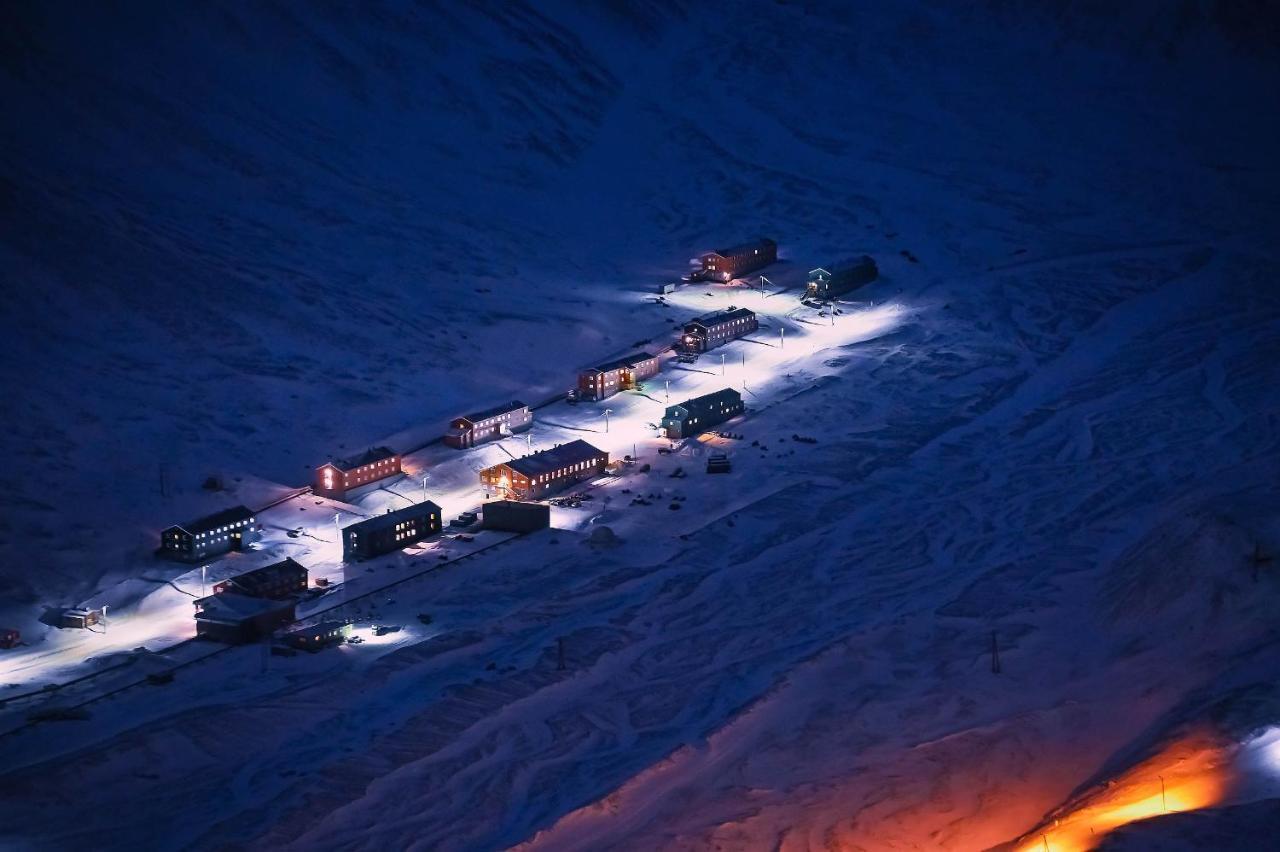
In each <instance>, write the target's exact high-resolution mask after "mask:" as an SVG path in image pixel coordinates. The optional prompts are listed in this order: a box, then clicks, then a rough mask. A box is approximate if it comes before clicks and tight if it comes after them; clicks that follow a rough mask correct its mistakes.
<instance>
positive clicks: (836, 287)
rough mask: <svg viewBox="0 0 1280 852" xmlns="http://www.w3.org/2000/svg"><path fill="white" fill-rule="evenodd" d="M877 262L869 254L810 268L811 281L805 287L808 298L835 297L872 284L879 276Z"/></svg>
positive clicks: (805, 294) (805, 295)
mask: <svg viewBox="0 0 1280 852" xmlns="http://www.w3.org/2000/svg"><path fill="white" fill-rule="evenodd" d="M879 275H880V271H879V270H878V269H877V268H876V262H875V261H874V260H872V259H871V258H870V257H869V256H868V255H865V254H864V255H862V256H861V257H855V258H851V259H849V260H843V261H841V262H839V263H836V264H833V265H831V266H829V267H822V266H819V267H818V268H817V269H811V270H809V281H808V284H807V285H806V286H805V288H804V297H805V298H806V299H834V298H835V297H837V296H843V295H844V294H845V293H848V292H850V291H852V290H856V289H858V288H859V287H861V286H862V285H863V284H870V283H871V282H872V281H875V280H876V278H877V277H879Z"/></svg>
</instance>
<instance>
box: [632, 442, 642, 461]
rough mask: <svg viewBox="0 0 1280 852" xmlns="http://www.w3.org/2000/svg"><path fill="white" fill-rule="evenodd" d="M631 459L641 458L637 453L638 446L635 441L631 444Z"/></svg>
mask: <svg viewBox="0 0 1280 852" xmlns="http://www.w3.org/2000/svg"><path fill="white" fill-rule="evenodd" d="M631 458H632V459H633V460H634V459H638V458H640V453H638V452H636V445H635V442H634V441H633V442H632V443H631Z"/></svg>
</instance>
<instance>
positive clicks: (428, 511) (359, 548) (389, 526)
mask: <svg viewBox="0 0 1280 852" xmlns="http://www.w3.org/2000/svg"><path fill="white" fill-rule="evenodd" d="M442 528H443V522H442V521H441V518H440V507H439V506H437V505H436V504H435V503H432V502H431V501H430V500H424V501H422V502H421V503H415V504H414V505H412V506H406V507H405V508H403V509H397V510H396V511H394V512H387V513H386V514H385V515H375V516H374V517H372V518H369V519H368V520H365V521H360V522H359V523H356V524H352V525H351V526H349V527H343V529H342V558H343V560H345V561H348V562H349V561H351V560H354V559H369V558H372V557H374V556H381V555H382V554H384V553H391V552H392V551H395V550H401V549H403V548H406V547H408V546H409V545H411V544H417V543H418V542H420V541H422V540H423V539H424V538H427V537H428V536H432V535H435V534H436V533H438V532H440V530H441V529H442Z"/></svg>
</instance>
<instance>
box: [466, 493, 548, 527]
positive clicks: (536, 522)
mask: <svg viewBox="0 0 1280 852" xmlns="http://www.w3.org/2000/svg"><path fill="white" fill-rule="evenodd" d="M481 512H483V514H484V520H483V522H482V526H483V528H484V529H486V530H499V531H501V532H514V533H527V532H533V531H535V530H544V529H546V528H547V527H549V526H551V507H550V506H546V505H544V504H542V503H521V502H518V501H516V500H491V501H490V502H488V503H485V504H484V506H482V507H481Z"/></svg>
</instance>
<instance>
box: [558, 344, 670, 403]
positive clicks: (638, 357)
mask: <svg viewBox="0 0 1280 852" xmlns="http://www.w3.org/2000/svg"><path fill="white" fill-rule="evenodd" d="M660 369H662V362H661V361H660V360H659V359H658V356H657V355H650V354H649V353H648V352H636V353H635V354H632V355H628V356H627V357H625V358H619V359H618V360H616V361H610V362H608V363H607V364H601V365H600V366H598V367H590V368H588V369H586V370H583V371H582V372H581V373H579V374H578V398H579V399H597V400H598V399H608V398H609V397H611V396H613V395H614V394H615V393H617V392H618V391H624V390H631V389H633V388H635V387H636V385H638V384H639V383H640V382H642V381H644V380H645V379H648V378H651V377H653V376H656V375H658V371H659V370H660Z"/></svg>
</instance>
